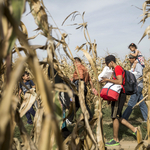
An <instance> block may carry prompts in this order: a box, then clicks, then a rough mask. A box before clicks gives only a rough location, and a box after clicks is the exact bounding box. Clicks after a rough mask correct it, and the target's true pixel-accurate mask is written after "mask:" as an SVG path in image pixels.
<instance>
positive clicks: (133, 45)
mask: <svg viewBox="0 0 150 150" xmlns="http://www.w3.org/2000/svg"><path fill="white" fill-rule="evenodd" d="M130 47H135V49H137V46H136V45H135V44H134V43H131V44H130V45H129V46H128V48H129V49H130Z"/></svg>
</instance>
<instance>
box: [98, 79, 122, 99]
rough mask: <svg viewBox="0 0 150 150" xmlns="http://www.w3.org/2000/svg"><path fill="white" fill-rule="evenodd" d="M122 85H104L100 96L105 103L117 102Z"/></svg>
mask: <svg viewBox="0 0 150 150" xmlns="http://www.w3.org/2000/svg"><path fill="white" fill-rule="evenodd" d="M121 89H122V85H119V84H113V83H110V82H108V83H106V84H105V85H104V87H103V88H102V89H101V92H100V96H101V98H103V99H104V100H107V101H117V100H118V98H119V94H120V92H121Z"/></svg>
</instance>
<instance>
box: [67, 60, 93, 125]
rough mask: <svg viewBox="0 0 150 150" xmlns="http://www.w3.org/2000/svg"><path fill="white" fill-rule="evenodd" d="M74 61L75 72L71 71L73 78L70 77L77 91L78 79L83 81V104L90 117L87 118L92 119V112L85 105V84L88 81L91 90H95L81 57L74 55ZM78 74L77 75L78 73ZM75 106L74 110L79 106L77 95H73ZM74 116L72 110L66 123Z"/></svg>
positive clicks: (70, 121)
mask: <svg viewBox="0 0 150 150" xmlns="http://www.w3.org/2000/svg"><path fill="white" fill-rule="evenodd" d="M74 60H75V62H74V67H75V72H74V73H73V79H71V80H72V81H73V83H74V84H75V85H76V87H77V91H78V88H79V87H78V86H79V79H80V80H82V81H84V97H85V105H86V108H87V110H88V112H89V115H90V118H89V120H91V119H92V113H91V111H90V109H89V107H88V105H87V100H86V95H87V84H88V83H90V86H91V89H92V92H94V91H95V89H94V87H93V83H92V81H91V78H90V75H89V73H88V70H87V68H86V67H85V66H84V65H83V64H82V63H81V59H80V58H79V57H75V58H74ZM77 70H78V73H79V76H78V73H77ZM75 106H76V111H77V110H78V109H79V107H80V103H79V97H78V96H77V95H75ZM73 118H74V112H72V114H71V115H70V116H69V117H68V119H67V120H66V121H67V123H68V124H71V123H72V121H73Z"/></svg>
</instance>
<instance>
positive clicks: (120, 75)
mask: <svg viewBox="0 0 150 150" xmlns="http://www.w3.org/2000/svg"><path fill="white" fill-rule="evenodd" d="M105 63H106V65H107V66H108V67H109V68H110V69H113V70H114V73H115V75H116V77H115V76H114V77H113V79H108V78H103V80H102V81H101V82H111V83H114V84H119V85H123V86H124V85H125V71H124V70H123V68H122V67H121V66H119V65H117V64H116V58H115V56H113V55H108V56H107V57H106V58H105ZM125 101H126V93H125V89H124V87H123V88H122V91H121V92H120V95H119V98H118V100H117V101H112V102H111V118H112V121H113V138H112V139H111V140H110V141H109V142H107V143H106V144H105V145H106V146H117V145H120V144H119V138H118V131H119V122H120V123H121V124H123V125H125V126H126V127H128V128H129V129H130V130H132V132H133V134H134V135H136V133H137V127H134V126H132V125H131V124H130V123H129V122H128V121H127V120H125V119H124V118H122V109H123V106H124V103H125Z"/></svg>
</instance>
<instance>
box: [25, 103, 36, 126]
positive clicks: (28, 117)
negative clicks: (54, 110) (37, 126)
mask: <svg viewBox="0 0 150 150" xmlns="http://www.w3.org/2000/svg"><path fill="white" fill-rule="evenodd" d="M30 114H32V116H33V117H34V116H35V110H34V109H33V106H32V107H31V108H30V109H29V110H28V111H27V112H26V117H27V119H28V120H27V123H29V124H32V123H33V122H32V118H31V115H30Z"/></svg>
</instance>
